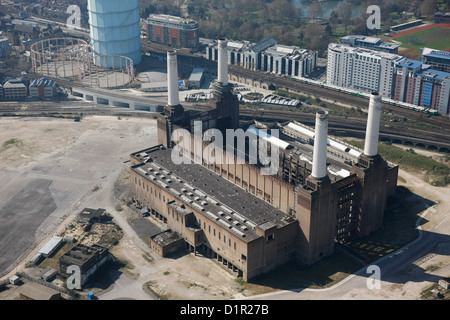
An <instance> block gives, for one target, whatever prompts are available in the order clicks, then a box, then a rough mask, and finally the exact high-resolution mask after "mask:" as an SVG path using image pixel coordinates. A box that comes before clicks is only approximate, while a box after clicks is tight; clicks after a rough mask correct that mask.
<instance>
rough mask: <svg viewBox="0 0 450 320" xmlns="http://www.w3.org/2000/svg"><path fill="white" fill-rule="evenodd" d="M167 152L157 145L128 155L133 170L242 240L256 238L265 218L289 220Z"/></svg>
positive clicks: (279, 223) (280, 222)
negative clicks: (136, 163)
mask: <svg viewBox="0 0 450 320" xmlns="http://www.w3.org/2000/svg"><path fill="white" fill-rule="evenodd" d="M171 154H172V150H167V149H164V148H160V147H159V146H157V147H152V148H149V149H146V150H143V151H140V152H137V153H135V154H133V155H132V156H134V157H135V158H137V159H139V160H140V161H142V165H141V166H138V167H136V168H133V170H134V171H136V172H137V173H139V174H140V175H142V176H144V177H146V178H147V179H149V180H151V181H152V182H153V183H154V184H157V185H159V186H161V187H163V188H165V189H167V191H168V192H170V193H171V194H173V195H174V196H175V197H176V198H177V199H180V200H181V201H183V203H184V204H185V205H186V206H188V207H191V208H193V209H195V210H196V211H198V212H199V213H202V214H204V215H205V217H207V218H208V219H210V220H212V221H213V222H216V223H217V224H219V225H220V226H222V227H223V228H226V229H229V231H230V232H231V233H234V234H235V235H237V236H239V237H240V238H241V239H242V240H244V241H252V240H254V239H256V238H258V237H259V235H258V234H257V233H256V227H259V226H261V225H264V224H265V223H267V222H269V221H270V222H272V223H274V225H276V226H278V227H283V226H285V225H287V224H289V223H291V222H292V221H293V220H292V221H290V220H289V219H288V217H287V216H286V214H285V213H284V212H283V211H281V210H280V209H278V208H276V207H274V206H273V205H271V204H269V203H267V202H266V201H264V200H262V199H260V198H258V197H256V196H255V195H253V194H251V193H249V192H246V191H245V190H244V189H242V188H240V187H239V186H237V185H235V184H233V183H231V182H230V181H228V180H226V179H224V178H223V177H222V176H220V175H218V174H217V173H215V172H213V171H211V170H209V169H207V168H205V167H204V166H201V165H199V164H195V163H192V164H180V165H177V164H175V163H174V162H173V161H172V159H171Z"/></svg>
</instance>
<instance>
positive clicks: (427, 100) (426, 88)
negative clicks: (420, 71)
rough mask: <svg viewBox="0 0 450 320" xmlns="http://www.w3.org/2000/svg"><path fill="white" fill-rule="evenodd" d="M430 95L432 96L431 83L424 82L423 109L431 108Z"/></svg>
mask: <svg viewBox="0 0 450 320" xmlns="http://www.w3.org/2000/svg"><path fill="white" fill-rule="evenodd" d="M432 94H433V83H432V82H429V81H424V87H423V105H424V106H425V107H429V106H431V99H432Z"/></svg>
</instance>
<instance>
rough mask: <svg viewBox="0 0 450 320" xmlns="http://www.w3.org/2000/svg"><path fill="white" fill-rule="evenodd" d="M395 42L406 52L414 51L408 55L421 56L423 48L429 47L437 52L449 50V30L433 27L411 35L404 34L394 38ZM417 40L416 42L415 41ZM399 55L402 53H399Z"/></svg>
mask: <svg viewBox="0 0 450 320" xmlns="http://www.w3.org/2000/svg"><path fill="white" fill-rule="evenodd" d="M395 40H396V41H399V42H401V43H403V46H402V47H403V48H406V49H407V50H411V49H414V50H412V51H410V52H408V53H409V54H421V53H422V50H421V48H423V47H429V48H433V49H438V50H446V49H450V29H448V28H442V27H434V28H430V29H426V30H422V31H418V32H415V33H411V34H405V35H403V36H399V37H396V38H395ZM416 40H417V41H416ZM399 53H400V54H402V53H404V52H402V51H399Z"/></svg>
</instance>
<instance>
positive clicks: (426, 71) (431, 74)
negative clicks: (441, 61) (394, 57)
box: [396, 58, 450, 81]
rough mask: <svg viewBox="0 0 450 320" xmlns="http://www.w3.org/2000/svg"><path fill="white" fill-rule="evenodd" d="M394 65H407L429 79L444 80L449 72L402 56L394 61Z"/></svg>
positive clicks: (448, 75)
mask: <svg viewBox="0 0 450 320" xmlns="http://www.w3.org/2000/svg"><path fill="white" fill-rule="evenodd" d="M396 65H397V66H400V67H407V68H410V69H414V70H416V72H417V74H419V75H420V76H422V77H424V78H428V79H430V80H440V81H442V80H444V79H449V78H450V73H448V72H444V71H440V70H434V69H431V68H430V67H431V66H430V65H429V64H425V63H423V62H422V61H418V60H412V59H407V58H403V59H401V60H399V61H396Z"/></svg>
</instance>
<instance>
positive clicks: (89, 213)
mask: <svg viewBox="0 0 450 320" xmlns="http://www.w3.org/2000/svg"><path fill="white" fill-rule="evenodd" d="M105 212H106V210H105V209H89V208H85V209H83V210H82V211H81V212H80V214H79V218H80V219H81V220H86V221H92V220H96V219H100V218H101V217H102V216H103V214H104V213H105Z"/></svg>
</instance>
